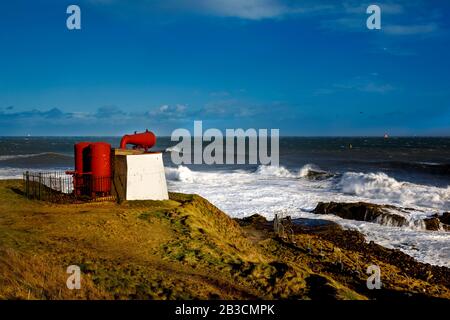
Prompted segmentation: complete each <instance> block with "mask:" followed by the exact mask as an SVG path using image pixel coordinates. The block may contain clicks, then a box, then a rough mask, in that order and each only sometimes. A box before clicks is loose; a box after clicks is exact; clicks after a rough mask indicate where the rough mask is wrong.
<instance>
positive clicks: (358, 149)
mask: <svg viewBox="0 0 450 320" xmlns="http://www.w3.org/2000/svg"><path fill="white" fill-rule="evenodd" d="M79 141H106V142H109V143H111V144H112V145H113V146H118V143H119V138H115V137H104V138H99V137H41V138H31V137H26V138H25V137H19V138H0V178H11V177H21V175H22V172H23V171H24V170H26V169H34V170H36V169H45V170H51V169H69V168H72V166H73V155H72V153H73V144H74V143H75V142H79ZM173 144H174V143H172V142H170V140H169V139H168V138H160V139H159V140H158V144H157V146H156V149H160V150H165V149H167V148H168V147H171V146H172V145H173ZM350 145H351V148H350ZM164 161H165V164H166V166H167V168H166V176H167V180H168V184H169V189H170V190H171V191H180V192H188V193H197V194H200V195H202V196H204V197H205V198H207V199H208V200H210V201H211V202H213V203H214V204H215V205H216V206H218V207H219V208H221V209H222V210H223V211H225V212H226V213H228V214H229V215H231V216H233V217H243V216H247V215H251V214H254V213H259V214H262V215H264V216H265V217H267V218H272V217H273V215H274V213H276V212H278V211H284V212H286V213H287V214H290V215H292V216H293V217H306V218H321V219H328V220H333V221H336V222H338V223H339V224H341V225H343V226H345V227H348V228H355V229H358V230H359V231H361V232H362V233H364V234H365V235H366V238H367V239H368V240H374V241H375V242H377V243H379V244H382V245H384V246H386V247H391V248H398V249H401V250H402V251H404V252H406V253H407V254H409V255H411V256H413V257H415V258H417V259H418V260H420V261H424V262H428V263H432V264H437V265H444V266H448V267H450V233H445V232H436V231H425V230H423V227H422V226H421V225H420V224H418V223H415V222H417V221H419V220H420V219H423V218H424V217H426V216H430V215H432V214H435V213H442V212H444V211H450V138H390V139H382V138H364V137H361V138H281V140H280V166H279V167H268V166H259V165H214V166H206V165H190V166H175V165H173V164H172V163H171V161H170V152H166V153H165V155H164ZM310 170H323V171H327V172H329V173H330V174H331V175H330V176H328V177H326V178H325V179H321V180H314V179H310V178H308V172H310ZM319 201H346V202H353V201H367V202H372V203H378V204H392V205H397V206H401V207H408V208H412V209H413V210H412V211H411V212H409V213H408V214H406V213H401V212H399V213H398V214H403V215H405V217H406V218H407V219H408V220H409V221H410V222H411V223H410V225H409V226H407V227H402V228H399V227H392V226H389V225H380V224H376V223H367V222H358V221H352V220H345V219H341V218H338V217H335V216H331V215H326V216H317V215H314V214H312V213H311V212H310V211H311V210H312V209H313V208H314V207H315V206H316V205H317V203H318V202H319Z"/></svg>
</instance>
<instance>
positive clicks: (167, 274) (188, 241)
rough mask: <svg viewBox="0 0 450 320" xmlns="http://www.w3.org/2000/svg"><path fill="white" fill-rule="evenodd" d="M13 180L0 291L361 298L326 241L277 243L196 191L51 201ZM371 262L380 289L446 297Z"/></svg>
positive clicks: (3, 226) (3, 216)
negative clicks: (76, 279) (78, 283)
mask: <svg viewBox="0 0 450 320" xmlns="http://www.w3.org/2000/svg"><path fill="white" fill-rule="evenodd" d="M20 187H21V185H20V182H19V181H0V199H1V201H0V298H4V299H5V298H6V299H11V298H13V299H17V298H19V299H104V298H107V299H183V298H185V299H191V298H199V299H211V298H214V299H219V298H220V299H242V298H269V299H270V298H303V299H309V298H314V299H316V298H319V299H323V298H338V299H365V298H366V297H367V296H370V292H368V291H367V290H366V289H365V288H364V286H362V285H361V284H365V277H366V276H365V275H364V274H363V273H359V274H358V275H357V276H355V275H350V276H349V275H346V274H345V272H344V273H343V272H335V271H333V268H334V267H333V266H335V262H336V261H337V260H338V258H337V256H336V251H335V248H334V247H333V244H332V243H331V242H329V241H327V240H324V239H319V238H318V236H317V235H311V234H302V235H297V236H296V237H297V238H296V244H297V245H296V246H293V245H291V244H287V243H284V242H283V241H281V240H280V239H277V238H274V237H273V235H270V234H268V232H267V231H264V232H263V231H260V230H258V229H255V228H253V227H251V226H250V225H249V226H242V227H241V226H240V225H239V224H238V223H237V222H236V221H235V220H233V219H231V218H229V217H228V216H227V215H225V214H224V213H223V212H221V211H220V210H218V209H217V208H216V207H214V206H213V205H212V204H210V203H209V202H208V201H206V200H204V199H203V198H201V197H199V196H195V195H182V194H171V197H170V198H171V200H169V201H136V202H129V203H123V204H121V205H118V204H115V203H90V204H77V205H60V204H58V205H57V204H49V203H45V202H39V201H31V200H27V199H25V198H24V197H23V196H21V195H20V194H18V190H19V189H20ZM306 243H308V246H309V247H312V250H310V249H307V248H306ZM319 245H320V246H319ZM319 247H320V250H319V249H317V248H319ZM339 254H340V258H339V260H341V261H342V263H343V264H344V265H345V266H347V267H349V268H356V267H359V268H360V269H363V268H364V267H366V265H367V261H364V260H365V259H364V257H362V256H360V255H359V254H358V253H357V252H352V251H346V250H340V251H339ZM360 260H361V262H358V263H359V264H360V265H357V264H358V263H355V261H360ZM378 262H379V264H381V265H382V267H383V268H384V269H383V270H390V273H389V274H391V275H392V276H391V278H388V280H389V281H388V282H387V283H386V286H387V288H390V289H395V290H400V291H402V290H406V291H411V290H413V291H414V290H416V291H417V292H422V291H423V290H427V294H430V295H434V296H441V297H447V298H448V297H450V294H449V290H448V288H447V287H445V286H442V285H439V284H430V283H428V282H426V281H424V280H418V279H414V278H411V277H408V275H402V274H401V272H399V270H398V268H397V267H395V266H390V265H389V264H387V263H385V262H383V261H378ZM72 264H75V265H79V266H80V267H81V269H82V288H81V290H68V289H67V288H66V279H67V277H68V274H66V273H65V270H66V268H67V266H69V265H72ZM330 266H331V267H330ZM340 266H341V265H340ZM341 267H342V266H341ZM394 275H395V276H394ZM414 288H416V289H414Z"/></svg>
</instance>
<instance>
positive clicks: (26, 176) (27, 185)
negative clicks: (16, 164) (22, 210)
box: [25, 171, 30, 198]
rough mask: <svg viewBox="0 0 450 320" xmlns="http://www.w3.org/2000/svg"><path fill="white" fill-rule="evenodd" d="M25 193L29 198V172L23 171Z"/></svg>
mask: <svg viewBox="0 0 450 320" xmlns="http://www.w3.org/2000/svg"><path fill="white" fill-rule="evenodd" d="M25 194H26V195H27V198H30V172H29V171H27V172H26V173H25Z"/></svg>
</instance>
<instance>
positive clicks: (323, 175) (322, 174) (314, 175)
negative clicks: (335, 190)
mask: <svg viewBox="0 0 450 320" xmlns="http://www.w3.org/2000/svg"><path fill="white" fill-rule="evenodd" d="M333 176H334V175H333V174H332V173H329V172H326V171H321V170H308V173H307V174H306V176H305V178H307V179H310V180H325V179H328V178H331V177H333Z"/></svg>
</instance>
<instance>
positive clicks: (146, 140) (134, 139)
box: [120, 130, 156, 150]
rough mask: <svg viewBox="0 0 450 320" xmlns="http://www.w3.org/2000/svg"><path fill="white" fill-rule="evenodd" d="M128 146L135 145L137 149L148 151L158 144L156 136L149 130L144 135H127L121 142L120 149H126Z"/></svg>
mask: <svg viewBox="0 0 450 320" xmlns="http://www.w3.org/2000/svg"><path fill="white" fill-rule="evenodd" d="M127 144H133V145H134V146H135V148H140V149H145V150H148V149H150V148H151V147H153V146H154V145H155V144H156V136H155V134H154V133H153V132H151V131H148V130H146V131H145V132H143V133H135V134H127V135H124V136H123V137H122V140H120V149H126V148H127Z"/></svg>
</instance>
